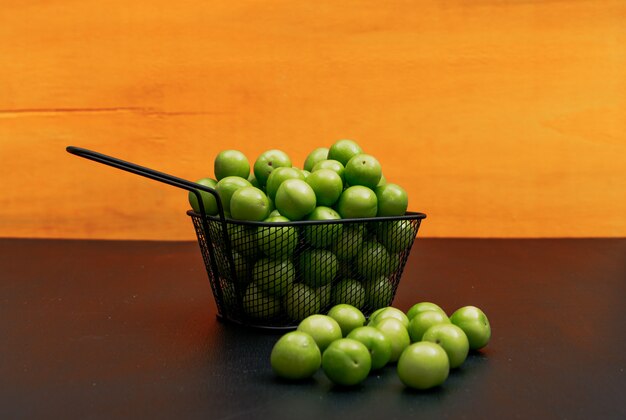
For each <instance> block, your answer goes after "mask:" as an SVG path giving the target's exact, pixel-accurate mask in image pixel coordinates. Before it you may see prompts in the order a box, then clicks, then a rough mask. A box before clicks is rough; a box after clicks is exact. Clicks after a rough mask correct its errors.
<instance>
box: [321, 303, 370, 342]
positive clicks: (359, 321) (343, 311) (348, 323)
mask: <svg viewBox="0 0 626 420" xmlns="http://www.w3.org/2000/svg"><path fill="white" fill-rule="evenodd" d="M328 316H329V317H331V318H333V319H334V320H335V321H337V323H338V324H339V327H341V333H342V334H343V336H344V337H345V336H347V335H348V334H350V331H352V330H353V329H355V328H358V327H362V326H363V325H364V324H365V316H364V315H363V312H361V311H360V310H359V309H358V308H355V307H354V306H352V305H348V304H345V303H342V304H339V305H335V306H333V307H332V308H330V311H328Z"/></svg>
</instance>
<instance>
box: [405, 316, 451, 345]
mask: <svg viewBox="0 0 626 420" xmlns="http://www.w3.org/2000/svg"><path fill="white" fill-rule="evenodd" d="M449 323H450V319H449V318H448V317H447V316H446V315H445V314H442V313H440V312H437V311H425V312H420V313H418V314H416V315H415V316H414V317H413V318H412V319H411V321H409V328H408V329H409V335H410V336H411V341H412V342H414V343H415V342H417V341H422V337H423V336H424V333H425V332H426V330H428V329H429V328H430V327H432V326H433V325H438V324H449Z"/></svg>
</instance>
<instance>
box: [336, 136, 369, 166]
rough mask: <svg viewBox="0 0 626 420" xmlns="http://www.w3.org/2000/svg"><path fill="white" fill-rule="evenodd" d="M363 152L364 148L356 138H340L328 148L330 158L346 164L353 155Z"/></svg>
mask: <svg viewBox="0 0 626 420" xmlns="http://www.w3.org/2000/svg"><path fill="white" fill-rule="evenodd" d="M361 153H363V149H361V146H359V145H358V144H357V143H356V142H355V141H354V140H348V139H343V140H338V141H336V142H335V143H333V145H332V146H330V149H328V159H334V160H337V161H339V162H341V164H342V165H344V166H345V165H346V164H347V163H348V161H349V160H350V159H352V157H354V156H356V155H358V154H361Z"/></svg>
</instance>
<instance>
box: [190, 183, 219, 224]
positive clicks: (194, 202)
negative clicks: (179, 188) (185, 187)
mask: <svg viewBox="0 0 626 420" xmlns="http://www.w3.org/2000/svg"><path fill="white" fill-rule="evenodd" d="M196 184H200V185H204V186H205V187H209V188H213V189H215V187H216V186H217V181H215V180H214V179H211V178H202V179H199V180H197V181H196ZM200 196H201V197H202V204H204V211H205V212H206V214H208V215H210V216H215V215H216V214H217V201H216V200H215V196H214V195H213V194H211V193H208V192H206V191H200ZM188 199H189V205H190V206H191V208H192V209H193V211H195V212H196V213H200V204H199V203H198V197H196V194H194V193H192V192H191V191H189V194H188Z"/></svg>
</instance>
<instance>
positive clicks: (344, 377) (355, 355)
mask: <svg viewBox="0 0 626 420" xmlns="http://www.w3.org/2000/svg"><path fill="white" fill-rule="evenodd" d="M371 367H372V358H371V356H370V352H369V350H368V349H367V347H365V345H364V344H363V343H361V342H360V341H357V340H353V339H351V338H341V339H339V340H336V341H333V342H332V343H331V344H330V345H329V346H328V348H327V349H326V350H325V351H324V354H323V355H322V369H323V370H324V373H325V374H326V376H327V377H328V379H330V380H331V381H332V382H333V383H335V384H337V385H343V386H352V385H357V384H359V383H361V382H363V380H365V378H367V375H369V373H370V369H371Z"/></svg>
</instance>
